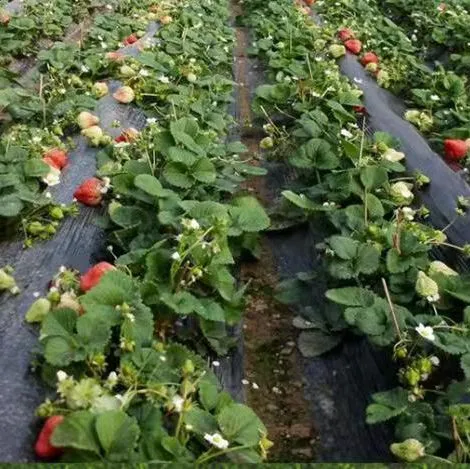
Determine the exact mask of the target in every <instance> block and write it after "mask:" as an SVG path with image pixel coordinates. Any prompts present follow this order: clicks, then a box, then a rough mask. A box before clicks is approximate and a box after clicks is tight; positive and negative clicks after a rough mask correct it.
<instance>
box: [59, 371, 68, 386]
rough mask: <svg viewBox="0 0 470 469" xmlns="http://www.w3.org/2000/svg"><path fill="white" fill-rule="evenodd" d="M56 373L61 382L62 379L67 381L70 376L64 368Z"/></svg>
mask: <svg viewBox="0 0 470 469" xmlns="http://www.w3.org/2000/svg"><path fill="white" fill-rule="evenodd" d="M56 375H57V381H59V383H60V382H61V381H65V380H66V379H67V378H68V377H69V375H68V374H67V373H66V372H65V371H63V370H59V371H58V372H57V374H56Z"/></svg>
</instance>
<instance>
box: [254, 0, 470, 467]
mask: <svg viewBox="0 0 470 469" xmlns="http://www.w3.org/2000/svg"><path fill="white" fill-rule="evenodd" d="M246 4H247V8H248V10H249V15H248V19H247V21H248V24H249V25H250V26H251V27H252V28H253V30H254V31H255V33H256V41H255V43H254V44H253V48H252V52H253V53H256V54H257V55H258V56H259V57H261V58H262V59H263V60H264V62H265V63H266V65H267V67H268V70H269V73H270V77H271V80H272V84H271V85H262V86H260V87H259V88H258V89H257V91H256V99H255V102H254V106H255V109H256V110H258V111H259V114H260V116H263V117H264V118H265V119H266V120H267V122H266V124H265V125H264V130H265V132H266V133H267V136H266V137H265V138H264V139H263V140H262V142H261V146H262V147H263V148H264V149H266V150H268V151H269V155H270V156H271V157H272V158H278V159H279V158H283V159H284V160H285V161H286V163H287V164H288V165H289V166H291V167H293V168H295V169H296V170H297V174H298V180H297V181H295V184H294V185H295V187H296V188H297V190H296V191H295V192H294V191H292V190H285V191H284V192H283V196H284V199H285V200H284V202H285V206H284V207H283V209H284V213H285V216H287V217H289V218H290V219H291V220H292V219H293V220H295V219H296V217H298V219H299V220H300V221H302V220H305V219H308V220H311V221H312V222H313V223H312V225H313V226H315V227H322V230H324V231H325V232H326V237H325V239H324V242H323V243H320V244H319V245H317V246H316V249H317V250H319V251H323V252H324V268H325V270H326V272H327V273H328V291H327V292H326V297H327V299H328V300H329V302H328V303H327V304H326V306H325V307H324V308H321V307H317V308H315V309H314V308H305V309H304V318H305V321H304V322H303V323H302V328H303V329H305V331H304V332H303V333H302V334H304V335H305V334H307V335H308V336H309V343H311V344H313V346H312V350H310V352H311V353H310V355H312V354H314V353H316V354H320V353H322V352H326V351H328V350H331V349H332V348H333V347H335V346H336V345H337V344H338V342H339V341H340V340H341V337H343V336H344V335H345V334H346V333H347V331H348V330H352V331H353V332H355V333H359V334H361V335H364V336H366V337H367V338H368V340H369V341H370V342H371V343H372V344H373V345H374V346H377V347H382V348H384V349H385V350H388V351H389V352H390V355H391V358H392V359H393V360H394V361H395V362H396V367H397V381H398V383H397V384H398V385H397V387H395V388H394V389H391V390H388V391H384V392H379V393H377V394H374V395H373V396H372V401H373V403H372V404H370V405H369V406H368V408H367V416H366V419H367V422H368V423H370V424H376V423H379V422H385V421H388V420H391V419H394V420H395V438H396V442H395V443H393V444H392V445H391V447H390V448H391V451H392V452H393V454H395V455H396V456H397V457H399V458H401V459H403V460H405V461H409V462H412V461H425V460H426V459H427V460H429V461H433V460H434V461H437V460H441V461H443V460H442V459H440V456H442V455H444V456H446V457H448V459H449V460H451V461H466V460H467V459H468V457H469V453H468V444H469V441H468V434H467V426H468V408H469V407H468V404H464V403H463V401H462V399H463V398H464V396H466V394H467V389H468V383H469V382H468V380H467V379H468V378H469V377H470V368H469V366H468V363H469V360H470V354H469V350H470V348H469V347H470V328H469V316H468V313H469V309H470V308H469V306H468V305H469V304H470V297H469V296H468V293H467V289H468V285H469V281H470V279H469V276H468V275H460V274H458V273H457V272H456V271H455V270H453V269H451V268H450V267H448V266H447V265H446V264H444V263H443V262H440V261H433V260H432V257H431V256H432V249H433V248H435V247H436V246H440V247H449V248H450V247H452V248H455V249H457V250H458V251H460V252H462V253H464V254H466V255H468V254H470V246H469V245H466V246H463V247H457V246H452V245H451V243H450V242H449V241H448V240H447V239H446V234H445V229H444V230H442V231H439V230H435V229H433V228H432V227H431V226H429V225H427V224H426V223H425V218H426V216H427V215H428V214H429V211H428V209H427V208H426V207H424V206H421V207H417V206H414V201H415V200H416V196H415V191H416V190H418V189H419V188H420V187H421V186H423V185H424V184H428V183H429V182H430V181H429V179H428V178H427V177H426V176H425V175H423V174H420V173H416V174H413V175H406V173H405V167H404V166H403V164H402V162H403V160H404V159H405V157H406V155H404V154H403V153H402V152H400V151H399V149H398V148H397V142H396V141H395V139H394V138H393V137H392V136H390V135H387V134H385V133H382V132H377V133H375V134H374V135H373V137H371V138H370V137H368V136H367V135H366V134H365V133H364V131H363V129H364V127H365V117H363V114H362V113H363V112H364V107H363V106H362V103H361V100H360V96H361V94H362V92H361V91H360V90H358V89H357V88H356V86H355V85H354V84H350V83H349V82H348V81H347V80H346V78H345V77H343V76H342V75H341V74H340V72H339V69H338V66H337V64H336V63H335V61H334V60H332V59H331V58H330V54H331V53H332V52H333V53H334V52H335V48H336V47H337V46H333V48H330V51H328V49H327V48H326V47H325V46H326V45H327V44H328V42H329V41H330V38H331V35H330V34H331V30H329V29H328V28H321V27H318V26H317V25H316V24H315V23H314V22H313V20H312V19H311V18H310V17H309V16H307V15H305V14H304V13H305V10H304V7H301V6H299V5H297V8H295V7H294V5H293V4H292V2H291V1H290V0H283V1H278V2H269V3H266V2H262V1H260V0H250V1H249V2H246ZM327 21H328V20H327ZM334 29H336V25H334ZM358 116H359V122H360V126H359V127H358V125H357V121H358ZM431 183H432V182H431ZM315 279H316V276H315V275H310V274H309V273H300V274H299V275H298V277H297V278H295V279H293V280H290V281H287V282H285V283H284V284H283V285H282V290H283V297H284V298H286V299H292V298H293V297H294V298H295V297H296V296H297V297H298V296H299V294H300V292H302V291H303V289H305V288H306V289H311V288H312V286H311V285H312V284H313V282H315ZM458 364H460V367H459V365H458ZM462 375H464V377H463V379H462ZM452 445H454V450H453V451H452V450H451V448H452ZM449 453H450V454H449ZM438 455H439V456H438Z"/></svg>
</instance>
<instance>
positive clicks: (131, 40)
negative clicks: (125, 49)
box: [123, 34, 139, 46]
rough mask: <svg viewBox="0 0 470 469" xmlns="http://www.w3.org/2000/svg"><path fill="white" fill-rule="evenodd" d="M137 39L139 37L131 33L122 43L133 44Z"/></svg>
mask: <svg viewBox="0 0 470 469" xmlns="http://www.w3.org/2000/svg"><path fill="white" fill-rule="evenodd" d="M138 40H139V38H138V37H137V36H136V35H135V34H131V35H130V36H127V37H126V39H124V41H123V44H124V45H125V46H130V45H131V44H135V43H136V42H137V41H138Z"/></svg>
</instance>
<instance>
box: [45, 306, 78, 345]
mask: <svg viewBox="0 0 470 469" xmlns="http://www.w3.org/2000/svg"><path fill="white" fill-rule="evenodd" d="M77 318H78V313H77V312H75V311H73V310H72V309H65V308H64V309H62V308H61V309H56V310H55V311H52V312H51V313H49V314H48V315H47V316H46V318H45V319H44V321H43V323H42V327H41V334H40V339H41V340H42V339H45V338H47V337H52V336H60V337H70V335H71V334H73V332H74V329H75V324H76V322H77Z"/></svg>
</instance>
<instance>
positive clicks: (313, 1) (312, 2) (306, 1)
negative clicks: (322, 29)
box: [304, 0, 315, 7]
mask: <svg viewBox="0 0 470 469" xmlns="http://www.w3.org/2000/svg"><path fill="white" fill-rule="evenodd" d="M304 2H305V4H306V5H307V6H309V7H310V6H312V5H313V4H314V3H315V0H304Z"/></svg>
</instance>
